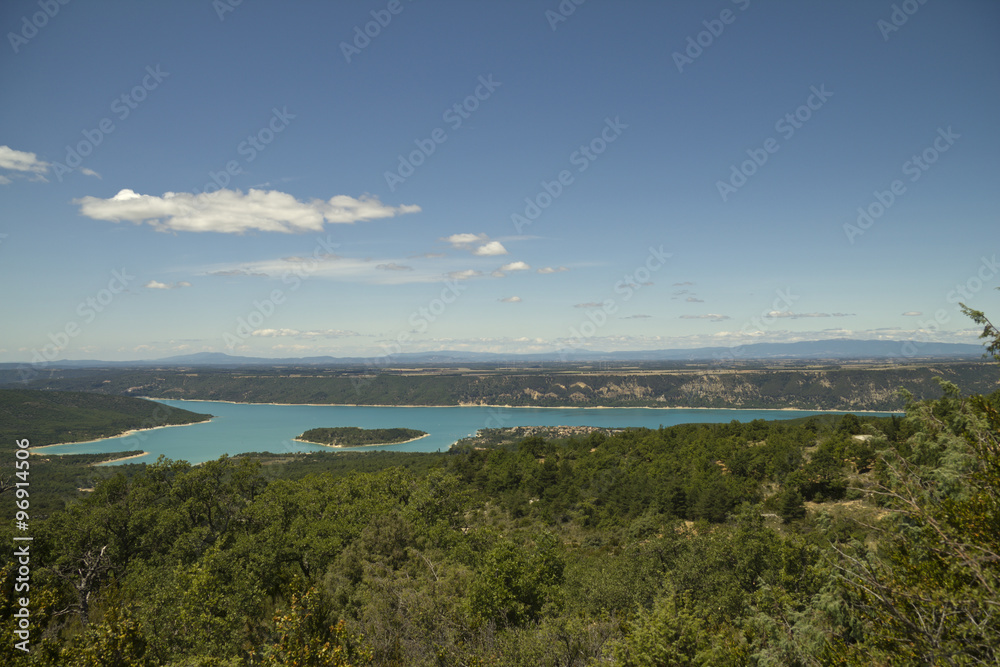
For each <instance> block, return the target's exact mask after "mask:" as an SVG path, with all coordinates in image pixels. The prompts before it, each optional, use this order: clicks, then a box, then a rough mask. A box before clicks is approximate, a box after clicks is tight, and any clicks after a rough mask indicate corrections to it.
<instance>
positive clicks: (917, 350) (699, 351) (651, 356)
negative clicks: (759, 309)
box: [0, 339, 984, 369]
mask: <svg viewBox="0 0 1000 667" xmlns="http://www.w3.org/2000/svg"><path fill="white" fill-rule="evenodd" d="M983 351H984V350H983V347H982V346H981V345H972V344H966V343H919V342H913V341H898V340H896V341H893V340H841V339H833V340H817V341H803V342H798V343H753V344H749V345H743V346H740V347H735V348H734V347H699V348H691V349H673V350H639V351H619V352H591V351H583V350H562V351H554V352H543V353H535V354H496V353H492V352H461V351H453V350H440V351H435V352H409V353H402V354H393V355H389V356H388V358H386V357H330V356H320V357H286V358H280V359H272V358H264V357H241V356H233V355H229V354H223V353H221V352H201V353H198V354H188V355H181V356H174V357H166V358H164V359H143V360H136V361H98V360H79V361H73V360H62V361H54V362H51V363H50V364H48V365H47V367H48V368H138V367H143V368H147V367H161V368H162V367H172V366H173V367H189V366H214V367H220V368H225V367H233V366H357V365H372V364H374V363H378V364H379V365H385V364H387V363H388V364H403V365H408V364H461V363H479V364H484V363H485V364H492V363H496V364H504V363H542V362H577V363H579V362H595V361H718V360H722V361H728V360H734V359H735V360H739V361H756V360H779V359H786V360H796V359H801V360H823V359H830V360H848V359H891V358H895V359H900V360H908V359H926V358H948V359H955V358H969V359H974V358H981V357H982V356H983ZM376 360H377V361H376ZM25 365H27V364H23V363H22V364H19V363H5V364H0V368H8V369H9V368H18V367H20V366H25Z"/></svg>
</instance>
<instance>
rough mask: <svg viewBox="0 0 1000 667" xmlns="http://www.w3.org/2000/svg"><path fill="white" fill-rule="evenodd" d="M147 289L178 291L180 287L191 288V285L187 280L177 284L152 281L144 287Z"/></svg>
mask: <svg viewBox="0 0 1000 667" xmlns="http://www.w3.org/2000/svg"><path fill="white" fill-rule="evenodd" d="M143 287H145V288H146V289H177V288H179V287H191V283H189V282H188V281H186V280H181V281H179V282H176V283H161V282H160V281H158V280H150V281H149V282H148V283H146V284H145V285H143Z"/></svg>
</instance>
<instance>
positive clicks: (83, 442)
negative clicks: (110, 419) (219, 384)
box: [28, 399, 212, 454]
mask: <svg viewBox="0 0 1000 667" xmlns="http://www.w3.org/2000/svg"><path fill="white" fill-rule="evenodd" d="M149 400H155V399H149ZM161 400H172V399H161ZM210 421H212V420H211V419H206V420H204V421H200V422H187V423H185V424H163V425H161V426H150V427H149V428H130V429H128V430H127V431H122V432H121V433H119V434H118V435H109V436H106V437H103V438H94V439H91V440H74V441H72V442H54V443H52V444H51V445H37V446H34V447H29V448H28V449H30V450H32V451H41V450H43V449H48V448H50V447H64V446H66V445H89V444H92V443H95V442H104V441H105V440H114V439H116V438H127V437H128V436H130V435H134V434H136V433H142V432H144V431H156V430H157V429H161V428H173V427H174V426H193V425H195V424H207V423H208V422H210ZM146 453H147V454H148V453H149V452H146Z"/></svg>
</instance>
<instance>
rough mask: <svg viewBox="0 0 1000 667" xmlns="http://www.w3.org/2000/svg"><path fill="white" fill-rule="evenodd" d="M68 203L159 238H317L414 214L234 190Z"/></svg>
mask: <svg viewBox="0 0 1000 667" xmlns="http://www.w3.org/2000/svg"><path fill="white" fill-rule="evenodd" d="M73 203H75V204H77V205H79V207H80V213H81V214H82V215H85V216H87V217H88V218H93V219H95V220H108V221H111V222H122V221H123V220H127V221H130V222H134V223H136V224H141V223H143V222H145V223H147V224H149V225H150V226H151V227H153V228H154V229H156V230H158V231H163V232H167V231H176V232H220V233H225V234H243V233H245V232H249V231H262V232H283V233H303V232H319V231H321V230H322V229H323V226H324V225H325V224H326V223H354V222H360V221H365V220H375V219H379V218H391V217H394V216H396V215H402V214H405V213H416V212H418V211H420V207H419V206H413V205H407V206H396V207H393V206H386V205H385V204H383V203H382V202H380V201H379V200H378V198H377V197H372V196H369V195H364V196H362V197H361V198H359V199H355V198H354V197H349V196H347V195H337V196H335V197H332V198H330V199H329V200H327V201H322V200H319V199H314V200H312V201H309V202H303V201H299V200H298V199H296V198H295V197H293V196H292V195H290V194H287V193H284V192H279V191H277V190H253V189H251V190H249V191H247V193H246V194H244V193H243V192H242V191H240V190H219V191H218V192H213V193H200V194H191V193H187V192H180V193H178V192H167V193H164V195H163V196H162V197H157V196H154V195H141V194H138V193H136V192H134V191H132V190H129V189H125V190H121V191H120V192H119V193H118V194H116V195H115V196H114V197H111V198H110V199H101V198H98V197H91V196H87V197H83V198H81V199H76V200H74V202H73Z"/></svg>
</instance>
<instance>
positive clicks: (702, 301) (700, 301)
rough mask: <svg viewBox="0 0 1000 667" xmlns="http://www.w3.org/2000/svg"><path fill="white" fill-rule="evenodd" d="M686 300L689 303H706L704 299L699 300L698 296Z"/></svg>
mask: <svg viewBox="0 0 1000 667" xmlns="http://www.w3.org/2000/svg"><path fill="white" fill-rule="evenodd" d="M684 300H685V301H687V302H688V303H705V300H704V299H699V298H698V297H696V296H689V297H688V298H686V299H684Z"/></svg>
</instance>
